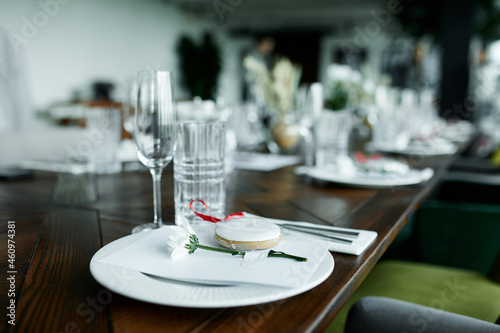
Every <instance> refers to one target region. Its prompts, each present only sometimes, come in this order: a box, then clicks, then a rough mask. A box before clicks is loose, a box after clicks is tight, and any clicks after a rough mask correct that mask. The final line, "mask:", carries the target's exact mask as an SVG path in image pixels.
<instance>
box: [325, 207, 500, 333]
mask: <svg viewBox="0 0 500 333" xmlns="http://www.w3.org/2000/svg"><path fill="white" fill-rule="evenodd" d="M413 222H414V223H413V225H410V227H411V228H412V230H411V233H409V234H410V236H408V234H407V239H406V240H405V241H404V242H403V243H404V245H405V246H406V249H407V250H409V252H408V253H409V255H408V258H410V259H412V260H395V259H388V260H381V261H380V263H378V264H377V265H376V266H375V267H374V269H373V270H372V271H371V272H370V274H369V275H368V276H367V277H366V279H365V281H363V283H362V284H361V285H360V287H359V288H358V289H357V290H356V292H355V293H354V294H353V296H352V297H351V298H350V299H349V300H348V301H347V303H346V304H345V305H344V307H343V308H342V309H341V311H340V312H339V313H338V315H337V316H336V318H335V319H334V320H333V321H332V323H331V324H330V326H329V327H328V329H327V331H326V332H344V326H345V321H346V318H347V313H348V311H349V309H350V308H351V306H352V305H353V304H354V303H355V302H356V301H358V300H359V299H361V298H363V297H365V296H380V297H389V298H393V299H397V300H401V301H406V302H411V303H415V304H420V305H423V306H427V307H431V308H436V309H440V310H445V311H448V312H451V313H456V314H460V315H465V316H468V317H472V318H476V319H480V320H483V321H486V322H495V321H496V320H497V318H499V316H500V206H498V205H486V204H467V203H458V202H451V203H450V202H441V201H436V200H432V201H429V202H427V203H425V204H424V205H422V207H420V208H419V209H418V211H417V212H416V214H415V217H414V221H413ZM400 245H401V244H400Z"/></svg>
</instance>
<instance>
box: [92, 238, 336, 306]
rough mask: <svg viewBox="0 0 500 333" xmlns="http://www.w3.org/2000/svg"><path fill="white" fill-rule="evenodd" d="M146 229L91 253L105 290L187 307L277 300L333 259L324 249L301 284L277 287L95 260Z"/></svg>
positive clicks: (317, 276)
mask: <svg viewBox="0 0 500 333" xmlns="http://www.w3.org/2000/svg"><path fill="white" fill-rule="evenodd" d="M146 234H147V233H140V234H134V235H130V236H126V237H123V238H120V239H118V240H116V241H114V242H112V243H110V244H108V245H106V246H104V247H103V248H101V249H100V250H99V251H97V253H96V254H95V255H94V256H93V257H92V260H91V261H90V272H91V273H92V276H93V277H94V278H95V279H96V280H97V282H99V283H100V284H101V285H103V286H104V287H106V288H108V289H109V290H111V291H113V292H116V293H118V294H121V295H123V296H127V297H130V298H133V299H137V300H140V301H144V302H148V303H155V304H161V305H171V306H181V307H188V308H218V307H234V306H246V305H253V304H260V303H266V302H272V301H277V300H280V299H283V298H287V297H291V296H295V295H298V294H300V293H303V292H305V291H307V290H310V289H312V288H314V287H316V286H317V285H319V284H320V283H321V282H323V281H324V280H326V278H327V277H328V276H330V274H331V273H332V271H333V267H334V260H333V257H332V255H331V254H330V253H327V254H326V255H325V256H324V258H323V259H322V260H321V262H320V263H319V266H318V268H317V269H316V271H314V273H313V275H312V276H311V278H310V279H309V281H308V282H306V283H305V284H304V285H302V286H300V287H298V288H277V287H272V286H263V285H233V286H214V285H202V284H195V283H189V282H182V281H176V280H168V279H163V278H157V277H152V276H150V275H146V274H143V273H141V272H139V271H136V270H133V269H129V268H124V267H119V266H114V265H109V264H104V263H100V262H98V261H99V259H101V258H102V257H104V256H107V255H109V254H111V253H113V252H115V251H117V250H119V249H121V248H122V247H125V246H127V245H128V244H130V243H132V242H134V241H136V240H138V239H139V238H141V237H144V236H145V235H146Z"/></svg>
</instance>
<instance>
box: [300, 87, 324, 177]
mask: <svg viewBox="0 0 500 333" xmlns="http://www.w3.org/2000/svg"><path fill="white" fill-rule="evenodd" d="M297 104H298V109H299V110H300V111H301V114H300V120H299V124H300V133H301V134H302V136H303V137H304V143H305V147H304V148H305V161H304V162H305V163H304V165H305V166H307V167H312V166H314V162H315V161H314V159H315V149H316V145H315V140H314V139H315V138H314V134H315V133H314V127H315V125H316V123H317V122H318V119H319V117H320V115H321V111H322V110H323V87H322V85H321V83H313V84H311V85H310V86H307V85H306V86H301V87H300V88H299V90H298V92H297Z"/></svg>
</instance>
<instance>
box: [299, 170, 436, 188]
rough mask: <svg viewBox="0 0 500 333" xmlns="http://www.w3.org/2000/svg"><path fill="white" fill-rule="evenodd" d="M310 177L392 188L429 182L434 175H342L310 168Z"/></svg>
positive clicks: (421, 172)
mask: <svg viewBox="0 0 500 333" xmlns="http://www.w3.org/2000/svg"><path fill="white" fill-rule="evenodd" d="M307 175H309V176H310V177H313V178H316V179H319V180H326V181H329V182H334V183H339V184H344V185H349V186H355V187H375V188H382V187H392V186H403V185H414V184H419V183H421V182H424V181H427V180H429V179H430V178H431V177H432V176H433V175H434V170H432V169H430V168H427V169H423V170H414V169H411V170H410V171H409V172H407V173H406V174H404V175H398V174H393V173H374V172H369V173H365V172H356V173H354V174H352V175H343V174H338V173H336V172H334V171H333V170H331V169H328V168H311V169H309V171H308V172H307Z"/></svg>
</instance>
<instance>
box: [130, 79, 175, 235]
mask: <svg viewBox="0 0 500 333" xmlns="http://www.w3.org/2000/svg"><path fill="white" fill-rule="evenodd" d="M173 84H174V83H173V76H172V73H171V72H167V71H156V70H150V71H140V72H139V73H138V75H137V108H136V110H135V120H136V121H135V129H134V138H135V143H136V145H137V154H138V156H139V160H140V161H141V162H142V163H143V164H144V165H145V166H146V167H148V168H149V170H150V172H151V174H152V176H153V194H154V221H153V222H152V223H145V224H142V225H139V226H137V227H135V228H134V229H133V230H132V233H138V232H141V231H146V230H151V229H155V228H159V227H161V226H162V224H163V223H162V220H161V173H162V171H163V168H165V166H167V165H168V164H169V163H170V161H172V156H173V151H174V144H175V133H174V132H175V107H174V92H173Z"/></svg>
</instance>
